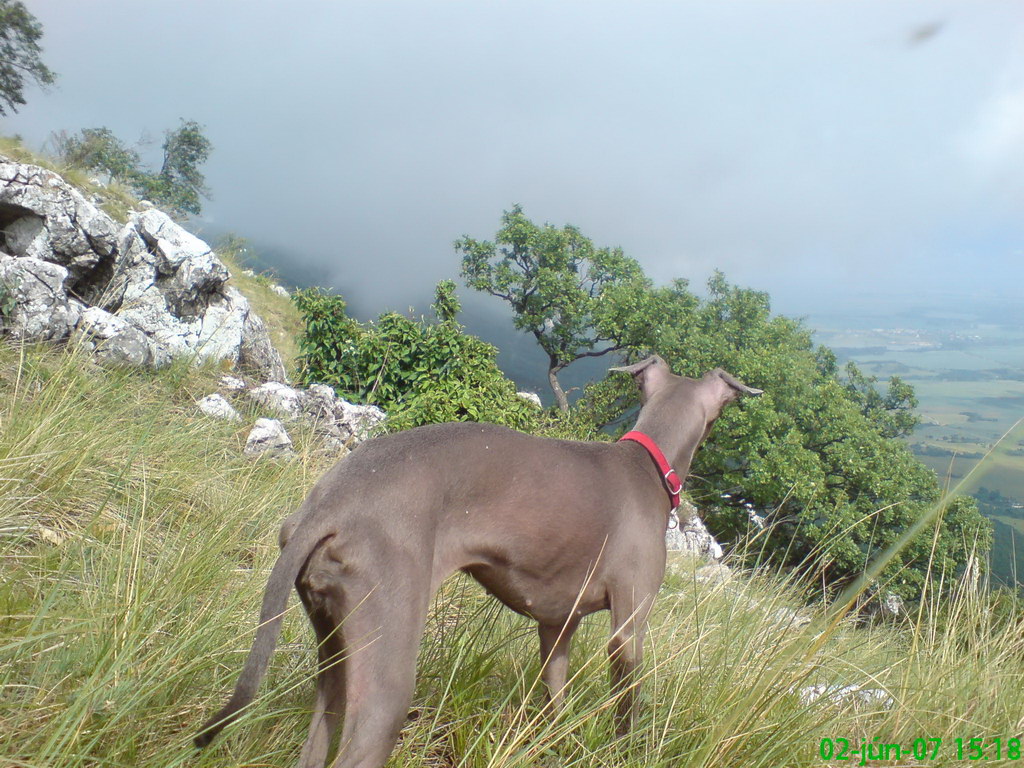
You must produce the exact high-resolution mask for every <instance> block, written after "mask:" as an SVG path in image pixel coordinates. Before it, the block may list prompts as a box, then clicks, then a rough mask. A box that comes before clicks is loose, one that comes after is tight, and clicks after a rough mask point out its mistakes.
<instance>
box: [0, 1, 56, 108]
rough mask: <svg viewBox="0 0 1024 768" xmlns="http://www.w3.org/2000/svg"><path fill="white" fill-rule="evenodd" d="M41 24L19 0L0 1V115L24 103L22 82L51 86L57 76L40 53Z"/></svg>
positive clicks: (23, 85)
mask: <svg viewBox="0 0 1024 768" xmlns="http://www.w3.org/2000/svg"><path fill="white" fill-rule="evenodd" d="M42 36H43V25H42V24H40V23H39V21H38V20H37V19H36V17H35V16H33V15H32V14H31V13H29V12H28V9H27V8H25V4H24V3H22V2H20V0H0V115H6V114H7V110H11V111H12V112H17V111H18V106H19V105H21V104H24V103H25V85H26V84H27V83H28V82H30V81H34V82H36V83H38V84H39V85H44V86H45V85H51V84H53V82H54V80H56V78H57V76H56V74H54V72H53V71H51V70H50V68H49V67H47V66H46V65H45V64H43V62H42V60H41V59H40V58H39V55H40V54H41V53H42V49H41V48H40V47H39V40H40V38H42Z"/></svg>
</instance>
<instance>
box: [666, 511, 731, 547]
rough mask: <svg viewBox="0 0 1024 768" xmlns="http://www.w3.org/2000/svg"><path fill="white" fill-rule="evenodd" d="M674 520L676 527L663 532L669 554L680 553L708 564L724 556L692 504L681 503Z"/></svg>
mask: <svg viewBox="0 0 1024 768" xmlns="http://www.w3.org/2000/svg"><path fill="white" fill-rule="evenodd" d="M676 519H677V521H678V524H677V525H676V527H674V528H669V529H668V530H667V531H666V532H665V546H666V547H667V548H668V550H669V551H670V552H682V553H684V554H689V555H692V556H693V557H697V558H701V559H704V560H708V561H710V562H717V561H718V560H721V559H722V557H723V556H724V554H725V553H724V552H723V551H722V546H721V545H720V544H719V543H718V542H717V541H716V540H715V537H714V536H712V535H711V533H710V532H709V531H708V529H707V528H705V527H704V523H703V522H702V521H701V519H700V516H699V515H698V513H697V508H696V507H694V506H693V504H691V503H690V502H688V501H683V502H682V503H681V504H680V505H679V509H677V510H676Z"/></svg>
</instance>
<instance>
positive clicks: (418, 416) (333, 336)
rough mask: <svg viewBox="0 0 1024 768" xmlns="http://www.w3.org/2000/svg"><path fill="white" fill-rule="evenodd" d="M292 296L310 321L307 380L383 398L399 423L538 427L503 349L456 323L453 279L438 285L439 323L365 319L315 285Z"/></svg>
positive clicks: (389, 316) (305, 339)
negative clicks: (503, 362) (506, 366)
mask: <svg viewBox="0 0 1024 768" xmlns="http://www.w3.org/2000/svg"><path fill="white" fill-rule="evenodd" d="M294 300H295V303H296V305H297V306H298V308H299V311H300V312H301V313H302V315H303V318H304V319H305V324H306V329H305V332H304V334H303V336H302V338H301V340H300V343H299V349H300V374H299V376H300V379H301V381H302V383H304V384H312V383H323V384H329V385H330V386H332V387H334V389H335V390H337V392H338V393H339V394H340V395H342V396H343V397H346V398H348V399H350V400H355V401H357V402H361V403H372V404H375V405H379V406H380V407H382V408H383V409H384V410H385V411H387V412H388V417H389V425H390V426H391V428H393V429H404V428H408V427H414V426H419V425H421V424H431V423H436V422H444V421H485V422H491V423H495V424H504V425H506V426H509V427H513V428H515V429H523V430H529V429H531V428H533V427H534V426H535V424H536V420H537V414H538V411H537V409H536V407H535V406H533V405H531V404H530V403H528V402H526V401H525V400H524V399H523V398H521V397H519V396H518V395H516V389H515V385H514V384H513V383H512V382H511V381H509V380H508V379H506V378H505V376H504V374H502V372H501V370H500V369H499V368H498V365H497V363H496V362H495V360H496V357H497V352H498V351H497V349H496V348H495V347H493V346H492V345H490V344H487V343H485V342H483V341H481V340H480V339H478V338H477V337H475V336H470V335H468V334H466V333H465V332H464V331H463V328H462V326H461V325H459V323H458V322H457V320H456V317H457V315H458V313H459V310H460V305H459V302H458V298H457V297H456V295H455V284H454V283H453V282H451V281H450V280H445V281H442V282H440V283H438V285H437V290H436V300H435V302H434V305H433V308H434V313H435V315H436V318H437V319H436V322H427V321H426V320H423V319H420V320H412V319H410V318H407V317H404V316H402V315H399V314H397V313H395V312H388V313H385V314H383V315H381V316H380V317H379V318H378V319H377V322H376V323H370V324H366V325H364V324H362V323H359V322H358V321H356V320H354V319H353V318H351V317H349V316H348V315H347V314H346V312H345V301H344V300H343V299H342V298H341V297H340V296H334V295H331V294H328V293H325V292H323V291H321V290H319V289H316V288H312V289H309V290H304V291H297V292H296V293H295V296H294Z"/></svg>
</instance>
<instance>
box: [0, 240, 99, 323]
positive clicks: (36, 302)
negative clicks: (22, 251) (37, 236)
mask: <svg viewBox="0 0 1024 768" xmlns="http://www.w3.org/2000/svg"><path fill="white" fill-rule="evenodd" d="M67 279H68V270H67V269H66V268H64V267H62V266H61V265H60V264H53V263H51V262H49V261H43V260H41V259H34V258H31V257H24V258H16V257H14V256H9V255H8V254H6V253H0V329H3V330H6V331H9V332H10V333H11V334H12V335H13V336H14V337H15V338H17V339H20V340H22V341H49V340H59V339H64V338H67V336H68V335H69V334H70V333H71V330H72V329H73V328H74V327H75V326H76V325H78V321H79V320H80V319H81V317H82V310H83V309H84V307H83V305H82V304H81V303H80V302H78V301H75V300H74V299H69V298H68V295H67V293H66V292H65V290H64V282H65V281H66V280H67Z"/></svg>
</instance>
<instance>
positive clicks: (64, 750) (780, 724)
mask: <svg viewBox="0 0 1024 768" xmlns="http://www.w3.org/2000/svg"><path fill="white" fill-rule="evenodd" d="M218 373H219V372H218V371H216V370H215V369H193V368H189V367H188V366H184V365H182V366H175V367H172V368H171V369H168V370H165V371H161V372H159V373H155V374H139V373H137V372H127V371H117V370H104V369H100V368H97V367H95V366H93V365H92V364H91V363H89V362H88V361H87V360H86V359H84V358H83V357H80V356H78V355H77V354H76V353H75V352H74V351H73V350H71V351H59V350H52V349H33V348H26V349H20V350H12V349H10V348H6V347H5V348H2V349H0V563H2V564H0V567H2V573H3V580H2V583H0V763H4V764H11V765H18V766H32V767H39V768H42V767H43V766H47V767H50V766H60V767H61V768H64V767H65V766H66V767H68V768H75V767H77V766H90V767H92V766H125V767H127V766H147V767H148V766H152V767H153V768H156V767H157V766H159V767H160V768H167V767H168V766H180V765H189V766H198V767H202V766H215V765H216V766H222V765H246V766H278V765H289V764H290V763H292V762H293V761H294V760H295V759H297V756H298V750H299V748H300V746H301V744H302V741H303V740H304V736H305V728H306V725H307V722H308V714H307V713H308V709H309V707H310V705H311V703H312V682H311V675H312V672H313V657H314V654H313V652H312V645H313V642H314V641H313V637H312V633H311V632H310V631H309V630H308V629H307V627H306V623H305V620H304V618H303V616H302V615H301V609H299V608H297V606H296V604H295V601H293V604H292V607H291V609H290V614H289V618H288V621H286V626H285V630H284V634H283V638H282V644H281V646H280V647H279V650H278V653H277V655H276V656H275V657H274V663H273V666H272V670H271V673H270V676H269V678H268V680H267V681H266V682H265V684H264V688H263V691H262V693H261V695H260V697H259V699H258V700H257V702H256V703H255V704H254V706H253V707H251V708H250V709H249V710H248V711H247V712H246V713H245V715H244V717H243V718H242V719H241V720H240V722H238V723H237V724H235V725H233V726H231V727H230V728H229V729H228V730H227V731H226V732H225V734H224V736H223V737H222V738H221V739H220V740H219V741H218V742H216V743H215V744H214V745H213V746H212V747H210V748H208V749H207V750H205V751H203V752H198V753H197V752H196V751H195V750H194V749H193V747H192V745H191V738H192V736H193V735H194V733H195V730H196V728H197V727H198V725H199V724H201V723H202V722H203V720H204V718H205V717H206V716H208V715H209V714H210V713H211V712H212V711H213V710H214V709H216V708H217V707H218V706H219V705H220V704H221V703H222V698H223V696H224V695H225V693H226V692H227V691H228V689H229V687H230V685H231V684H233V681H234V677H235V675H236V674H237V672H238V670H239V669H240V667H241V663H242V660H243V658H244V654H245V653H246V651H247V649H248V644H249V642H250V640H251V637H252V633H253V630H254V620H255V613H256V610H257V606H258V603H259V597H260V594H261V591H262V589H263V586H264V584H265V581H266V577H267V574H268V571H269V568H270V566H271V564H272V562H273V559H274V557H275V551H276V547H275V535H276V526H277V523H278V521H279V520H280V519H281V518H282V517H284V516H285V515H286V514H287V513H288V512H289V511H291V510H292V509H293V508H294V507H295V506H296V505H297V504H298V502H299V501H300V500H301V498H302V496H303V495H304V493H305V491H306V490H307V489H308V487H309V486H310V485H311V484H312V482H313V481H314V480H315V478H316V477H317V476H318V475H319V473H320V472H322V471H323V469H324V468H325V466H326V462H325V460H324V459H323V458H321V457H319V455H318V454H317V452H316V450H315V447H316V446H315V444H314V443H313V442H312V439H311V438H310V437H309V436H308V435H304V434H302V433H301V432H300V433H299V434H298V435H297V438H298V439H297V447H298V451H299V456H298V458H297V459H296V460H294V461H291V462H276V461H256V462H253V461H249V460H246V459H244V458H242V455H241V447H242V444H243V442H244V438H245V434H246V431H247V424H231V423H225V422H219V421H214V420H211V419H208V418H206V417H204V416H202V415H201V414H199V413H198V411H197V409H196V408H195V405H194V400H195V399H196V398H197V397H200V396H202V395H205V394H208V393H209V392H210V391H212V388H213V387H214V382H215V379H216V376H217V375H218ZM255 415H256V414H255V412H252V413H249V414H247V416H249V417H254V416H255ZM695 573H696V572H695V570H694V568H693V567H692V565H691V564H688V563H685V562H683V563H678V564H676V565H675V566H674V567H673V569H672V570H671V571H670V574H669V576H668V579H667V581H666V585H665V587H664V589H663V591H662V594H661V596H660V599H659V602H658V605H657V607H656V609H655V611H654V613H653V615H652V617H651V619H650V632H649V640H648V645H647V647H648V654H647V659H646V661H645V664H644V668H643V670H644V672H643V676H644V680H643V706H642V711H641V716H640V720H639V723H638V725H637V728H636V729H635V731H634V732H633V733H632V734H631V735H630V736H629V737H627V738H625V739H621V740H614V739H612V738H611V732H612V728H611V702H610V700H609V695H608V685H607V672H606V668H607V665H606V663H605V659H604V656H605V650H604V649H605V642H606V636H607V615H606V614H598V615H596V616H594V617H591V618H590V620H588V621H587V622H586V623H585V625H584V627H583V628H582V629H581V631H580V632H579V634H578V639H577V641H576V643H575V646H574V650H573V655H572V668H573V679H572V682H571V692H570V695H569V697H568V701H567V705H566V707H565V709H564V711H562V712H561V713H559V714H557V715H552V714H551V713H550V712H548V711H547V710H546V709H545V708H544V698H543V696H542V695H541V690H540V686H539V684H538V682H537V676H538V673H539V668H540V661H539V658H538V657H537V648H536V638H535V630H534V628H533V626H532V624H531V623H530V622H528V621H527V620H525V619H523V618H522V617H519V616H516V615H514V614H512V613H511V612H509V611H506V610H504V609H502V608H500V607H499V606H497V605H496V604H495V603H494V602H493V601H492V600H490V599H489V598H487V597H486V596H484V595H483V594H482V593H481V592H480V590H479V589H478V588H477V587H475V585H473V584H472V583H470V582H468V581H466V580H462V579H455V580H453V581H451V582H449V583H448V584H447V585H446V586H445V588H444V590H443V591H442V593H441V595H440V596H439V597H438V600H437V604H436V606H435V610H434V611H433V612H432V615H431V619H430V622H429V625H428V629H427V632H426V633H425V636H424V641H423V646H422V651H421V660H420V674H419V683H418V689H417V694H416V699H415V705H414V706H415V708H416V714H417V716H416V717H415V718H414V719H411V720H410V722H409V724H408V726H407V728H406V729H405V730H404V732H403V735H402V739H401V742H400V744H399V747H398V749H397V750H396V752H395V755H394V757H393V758H392V762H391V765H392V766H423V765H427V766H438V767H439V768H440V767H441V766H446V767H447V766H460V767H461V766H465V767H466V768H469V767H473V768H477V767H479V768H483V767H484V766H488V767H492V768H494V767H497V766H503V767H505V766H507V767H510V768H511V767H512V766H516V767H519V766H521V767H522V768H526V766H537V765H544V766H566V767H568V766H574V767H575V766H580V767H581V768H582V767H583V766H593V767H594V768H596V767H597V766H602V767H603V766H610V765H615V766H652V767H653V766H658V767H664V768H669V766H671V768H680V767H681V766H682V767H690V766H692V767H697V766H702V767H703V766H745V767H746V766H751V767H753V768H759V767H764V768H769V767H771V768H775V767H777V766H811V765H820V764H822V759H821V757H820V756H819V751H818V750H819V744H820V742H821V739H823V738H828V739H833V740H834V739H837V738H840V737H842V738H846V739H849V740H851V741H852V742H859V741H860V740H868V741H870V740H871V739H874V738H875V737H879V739H880V741H881V742H886V743H900V744H902V745H905V746H907V747H910V746H911V745H912V743H913V741H914V739H918V738H926V739H927V738H940V739H943V740H944V741H943V745H942V747H941V748H940V754H939V755H937V756H936V757H935V758H934V759H930V758H929V759H928V760H924V761H918V762H920V763H921V764H927V765H948V764H951V763H953V762H956V760H955V742H954V741H953V740H954V739H956V738H958V737H959V738H961V739H964V740H965V744H966V740H967V739H971V738H981V739H985V740H986V742H985V743H986V744H988V745H991V744H992V741H991V740H992V739H993V738H995V737H1001V738H1003V739H1004V740H1005V739H1009V738H1011V737H1016V736H1019V735H1020V730H1021V728H1022V722H1021V717H1022V713H1024V663H1022V661H1024V640H1022V631H1021V630H1022V626H1021V621H1020V619H1019V617H1017V616H1015V615H1012V614H1010V615H1007V614H1006V613H1005V612H1004V613H999V612H997V611H994V610H993V608H992V601H991V600H990V598H989V596H988V595H987V593H986V592H985V591H984V590H982V589H978V588H976V587H975V586H974V585H973V584H972V583H971V582H970V580H962V582H961V583H955V584H952V586H951V585H950V578H949V575H942V574H936V575H935V581H934V584H932V585H931V588H930V592H929V595H930V596H929V598H928V600H927V601H926V602H925V604H924V606H923V607H922V609H921V610H920V611H919V612H915V613H914V614H913V615H912V616H910V617H908V618H906V619H905V620H903V621H902V622H897V623H893V624H883V625H878V626H859V625H856V624H855V623H853V621H852V620H851V619H850V618H842V617H841V616H839V615H838V613H837V612H836V611H835V606H833V607H832V608H830V609H825V608H821V607H817V608H815V607H807V606H806V604H805V603H806V600H807V597H808V595H809V594H810V589H811V588H810V587H808V585H806V584H800V583H796V582H794V581H793V580H792V579H791V578H788V577H786V576H784V575H782V574H779V573H775V572H769V571H766V570H763V569H761V570H755V571H753V572H750V573H747V574H743V575H737V576H734V577H733V578H732V579H730V580H728V581H725V582H723V583H719V582H715V581H699V580H698V579H697V578H696V576H695ZM942 579H945V582H944V583H942V584H941V585H940V583H939V582H940V580H942ZM940 587H941V588H940ZM811 686H817V687H816V688H815V689H814V691H816V692H818V693H819V694H821V695H818V696H817V698H814V699H813V700H811V699H812V697H811V695H810V688H811ZM849 686H856V687H859V688H860V689H861V693H860V694H851V693H850V692H849V691H848V690H847V691H846V692H845V693H844V692H843V691H844V689H847V687H849ZM865 691H866V692H865ZM989 748H991V747H989ZM834 762H839V761H834ZM850 762H857V761H856V760H854V761H850ZM914 762H915V761H914V760H912V759H910V760H907V759H902V760H900V761H893V760H889V761H872V764H887V765H893V764H900V765H904V764H910V763H914ZM985 762H989V763H998V762H1000V761H998V760H992V759H989V760H986V761H985ZM1003 762H1006V760H1005V759H1004V760H1003ZM1011 762H1012V761H1011Z"/></svg>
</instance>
